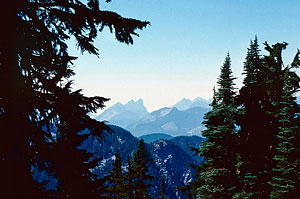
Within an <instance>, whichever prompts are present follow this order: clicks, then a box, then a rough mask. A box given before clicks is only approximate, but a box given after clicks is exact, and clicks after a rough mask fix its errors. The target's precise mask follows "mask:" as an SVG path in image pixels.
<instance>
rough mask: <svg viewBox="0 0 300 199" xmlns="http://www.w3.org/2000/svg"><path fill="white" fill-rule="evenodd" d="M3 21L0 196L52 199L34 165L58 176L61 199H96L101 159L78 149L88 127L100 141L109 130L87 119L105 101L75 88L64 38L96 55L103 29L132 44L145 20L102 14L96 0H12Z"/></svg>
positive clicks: (5, 7) (3, 9)
mask: <svg viewBox="0 0 300 199" xmlns="http://www.w3.org/2000/svg"><path fill="white" fill-rule="evenodd" d="M107 2H109V1H108V0H107ZM0 20H1V21H0V22H1V26H2V27H5V31H1V33H0V38H1V40H0V63H1V67H0V91H1V92H0V109H1V110H0V131H1V134H0V140H1V143H0V147H1V148H0V151H1V157H0V161H1V162H0V165H1V168H0V172H1V174H0V176H1V178H2V180H3V181H5V182H7V183H5V185H4V186H3V187H2V188H3V191H2V192H1V195H2V196H3V197H6V198H42V197H46V198H49V197H50V195H45V194H46V192H44V193H43V192H42V191H43V190H44V187H43V186H42V184H38V183H36V182H35V181H34V180H33V178H32V169H33V168H35V169H38V170H47V171H48V172H49V175H52V176H54V177H55V178H57V179H58V182H59V185H58V190H57V193H56V194H58V197H65V198H67V197H71V198H76V197H77V198H80V197H81V198H94V197H96V195H97V192H98V191H99V190H98V188H96V187H97V185H96V184H97V183H94V182H97V180H96V178H97V177H96V176H94V175H93V174H92V173H91V171H90V170H91V169H92V168H93V167H95V166H96V164H97V160H96V159H94V160H93V161H91V160H90V159H91V156H92V154H89V153H87V152H86V151H84V150H79V149H78V146H80V144H81V142H82V141H83V140H84V139H85V138H86V137H87V136H88V135H85V134H81V132H82V131H83V130H85V129H87V128H88V130H89V131H88V132H89V133H88V134H90V135H93V136H95V137H100V138H101V136H102V135H103V132H104V131H109V129H108V128H107V127H106V126H105V124H104V123H100V122H97V121H95V120H93V119H91V118H90V117H89V116H88V115H87V113H89V112H95V111H96V110H97V109H98V108H102V107H103V106H104V102H105V101H107V99H105V98H102V97H85V96H83V95H82V94H81V91H80V90H78V91H72V89H71V83H72V82H71V81H69V78H70V77H71V76H72V75H73V74H74V72H73V70H72V69H71V66H72V61H73V60H74V59H75V57H72V56H71V55H69V54H68V45H67V43H66V41H67V40H69V39H70V38H71V36H72V37H74V38H75V41H76V42H77V45H78V48H79V49H80V50H81V51H82V52H88V53H91V54H95V55H98V52H97V48H96V47H95V46H94V45H93V42H94V40H95V38H96V36H97V35H98V32H97V30H98V29H99V30H100V31H102V30H103V28H104V27H109V28H110V29H111V31H112V32H114V33H115V36H116V39H117V40H118V41H120V42H124V43H126V44H132V42H133V39H132V36H133V35H137V34H136V32H135V31H136V30H137V29H142V28H144V27H145V26H146V25H147V24H148V22H142V21H138V20H134V19H127V18H123V17H121V16H120V15H118V14H117V13H115V12H110V11H102V10H100V9H99V2H98V0H88V1H87V3H86V4H85V3H82V2H80V1H74V0H60V1H58V0H37V1H31V0H20V1H18V2H15V1H8V2H6V3H5V5H3V6H1V11H0ZM74 157H76V158H74ZM72 158H73V159H72ZM80 185H81V186H80ZM78 187H80V188H81V190H80V189H78ZM87 187H90V188H89V189H87ZM47 194H48V193H47ZM82 195H85V196H84V197H82ZM52 196H53V197H54V196H55V195H51V197H52Z"/></svg>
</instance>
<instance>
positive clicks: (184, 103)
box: [173, 97, 212, 111]
mask: <svg viewBox="0 0 300 199" xmlns="http://www.w3.org/2000/svg"><path fill="white" fill-rule="evenodd" d="M211 102H212V99H209V100H206V99H203V98H201V97H197V98H195V99H194V100H190V99H187V98H183V99H182V100H180V101H179V102H177V103H176V104H175V105H174V106H173V107H176V108H177V109H178V110H180V111H184V110H187V109H189V108H193V107H202V108H209V104H210V103H211Z"/></svg>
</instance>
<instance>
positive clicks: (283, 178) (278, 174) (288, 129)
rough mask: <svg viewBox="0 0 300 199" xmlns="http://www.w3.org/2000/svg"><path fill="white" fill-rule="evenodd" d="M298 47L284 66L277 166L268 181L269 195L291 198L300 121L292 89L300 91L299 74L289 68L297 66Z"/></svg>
mask: <svg viewBox="0 0 300 199" xmlns="http://www.w3.org/2000/svg"><path fill="white" fill-rule="evenodd" d="M299 54H300V51H299V50H298V52H297V54H296V56H295V59H294V61H293V63H292V64H291V67H286V68H285V69H284V70H283V76H282V78H283V80H284V85H283V96H282V100H281V104H280V105H279V106H280V112H279V115H278V117H279V123H280V124H279V132H278V134H277V142H278V146H277V147H276V149H277V154H276V155H275V157H274V159H275V161H276V163H277V164H276V167H275V168H274V176H273V178H272V181H271V182H270V184H271V185H272V187H273V191H272V192H271V195H270V198H272V199H293V198H297V197H299V195H300V188H299V187H300V169H299V167H300V147H299V146H300V145H299V142H300V134H299V133H300V132H299V126H300V123H299V121H297V117H299V114H300V109H299V105H298V104H297V103H296V98H295V96H294V95H295V93H296V92H298V91H299V88H300V87H299V82H300V78H299V77H298V75H297V74H296V73H295V72H292V71H291V69H292V68H296V67H297V68H298V67H299Z"/></svg>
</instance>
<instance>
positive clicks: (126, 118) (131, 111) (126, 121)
mask: <svg viewBox="0 0 300 199" xmlns="http://www.w3.org/2000/svg"><path fill="white" fill-rule="evenodd" d="M146 114H148V111H147V109H146V108H145V106H144V102H143V100H142V99H139V100H137V101H134V100H130V101H129V102H128V103H127V104H122V103H120V102H118V103H116V104H114V105H113V106H111V107H109V108H108V109H106V110H105V111H104V112H103V113H101V114H100V115H98V116H97V117H95V119H96V120H99V121H108V122H109V123H110V124H114V125H118V126H121V127H126V126H128V125H130V124H133V123H134V122H136V121H138V120H139V119H141V118H142V117H144V116H145V115H146Z"/></svg>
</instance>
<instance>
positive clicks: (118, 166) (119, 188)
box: [105, 152, 127, 199]
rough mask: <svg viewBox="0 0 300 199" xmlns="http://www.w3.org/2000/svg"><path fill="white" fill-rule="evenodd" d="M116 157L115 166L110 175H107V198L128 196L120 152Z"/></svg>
mask: <svg viewBox="0 0 300 199" xmlns="http://www.w3.org/2000/svg"><path fill="white" fill-rule="evenodd" d="M115 157H116V159H115V162H114V163H113V168H112V170H111V171H110V172H109V175H108V176H106V177H105V179H106V180H107V182H108V184H107V188H106V192H107V194H106V198H115V199H122V198H126V196H127V193H126V192H127V190H126V184H125V183H126V176H125V174H124V173H123V169H122V160H121V156H120V152H117V153H116V155H115Z"/></svg>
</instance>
